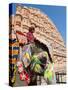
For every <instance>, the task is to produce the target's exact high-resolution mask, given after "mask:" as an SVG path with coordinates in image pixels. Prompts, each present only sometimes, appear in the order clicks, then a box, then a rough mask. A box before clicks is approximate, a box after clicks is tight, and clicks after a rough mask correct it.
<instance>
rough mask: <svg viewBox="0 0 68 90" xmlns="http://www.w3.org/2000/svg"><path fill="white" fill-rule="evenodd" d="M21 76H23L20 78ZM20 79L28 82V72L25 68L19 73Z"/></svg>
mask: <svg viewBox="0 0 68 90" xmlns="http://www.w3.org/2000/svg"><path fill="white" fill-rule="evenodd" d="M23 76H24V78H22V77H23ZM20 80H24V81H26V82H27V83H29V80H30V78H29V75H28V73H27V72H26V71H25V70H24V71H22V73H20Z"/></svg>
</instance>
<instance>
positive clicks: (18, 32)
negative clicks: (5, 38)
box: [16, 31, 26, 36]
mask: <svg viewBox="0 0 68 90" xmlns="http://www.w3.org/2000/svg"><path fill="white" fill-rule="evenodd" d="M16 33H17V34H20V35H22V36H26V35H25V34H24V33H22V32H20V31H16Z"/></svg>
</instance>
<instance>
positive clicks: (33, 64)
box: [31, 55, 41, 73]
mask: <svg viewBox="0 0 68 90" xmlns="http://www.w3.org/2000/svg"><path fill="white" fill-rule="evenodd" d="M40 64H41V62H40V60H39V59H38V58H37V56H36V55H33V57H32V62H31V69H32V70H34V71H35V72H38V73H40V71H41V66H40Z"/></svg>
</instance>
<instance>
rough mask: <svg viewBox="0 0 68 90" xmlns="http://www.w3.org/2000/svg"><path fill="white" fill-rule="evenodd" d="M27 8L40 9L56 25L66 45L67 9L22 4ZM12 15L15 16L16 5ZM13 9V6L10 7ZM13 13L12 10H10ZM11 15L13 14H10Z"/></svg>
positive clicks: (63, 7)
mask: <svg viewBox="0 0 68 90" xmlns="http://www.w3.org/2000/svg"><path fill="white" fill-rule="evenodd" d="M22 5H25V6H27V7H34V8H38V9H40V10H41V12H43V13H44V14H46V15H48V17H49V18H50V19H51V20H52V22H53V23H54V24H55V26H56V28H57V29H58V31H59V32H60V34H61V36H62V38H63V40H64V43H65V44H66V7H65V6H51V5H35V4H22ZM12 6H13V10H12V13H13V14H15V11H16V4H13V5H12ZM10 7H11V6H10ZM10 11H11V10H10ZM10 14H11V12H10Z"/></svg>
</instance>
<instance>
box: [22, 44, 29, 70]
mask: <svg viewBox="0 0 68 90" xmlns="http://www.w3.org/2000/svg"><path fill="white" fill-rule="evenodd" d="M22 61H23V64H24V67H25V68H27V67H28V66H29V64H30V63H31V47H30V44H29V45H25V46H24V47H23V50H22Z"/></svg>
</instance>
